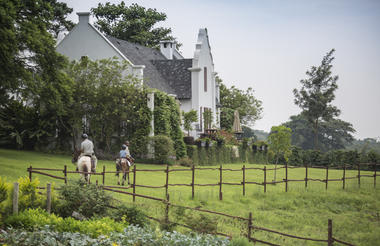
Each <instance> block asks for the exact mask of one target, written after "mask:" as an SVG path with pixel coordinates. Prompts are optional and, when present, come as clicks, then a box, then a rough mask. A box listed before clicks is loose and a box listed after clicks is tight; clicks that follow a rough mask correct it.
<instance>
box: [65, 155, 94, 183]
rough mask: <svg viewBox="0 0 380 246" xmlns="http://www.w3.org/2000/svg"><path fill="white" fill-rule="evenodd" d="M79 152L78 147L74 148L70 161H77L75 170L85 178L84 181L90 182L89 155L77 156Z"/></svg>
mask: <svg viewBox="0 0 380 246" xmlns="http://www.w3.org/2000/svg"><path fill="white" fill-rule="evenodd" d="M80 154H81V152H80V151H79V150H78V149H76V148H75V149H74V153H73V159H72V160H71V161H72V163H77V170H78V171H79V172H80V175H81V177H82V178H84V179H85V180H86V182H88V183H90V174H89V173H90V172H91V157H89V156H86V155H84V156H81V157H79V156H80ZM96 164H97V163H96V161H95V169H96Z"/></svg>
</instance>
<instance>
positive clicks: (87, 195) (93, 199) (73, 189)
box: [54, 180, 111, 218]
mask: <svg viewBox="0 0 380 246" xmlns="http://www.w3.org/2000/svg"><path fill="white" fill-rule="evenodd" d="M60 195H61V196H62V198H63V200H62V202H60V203H59V204H58V207H57V209H56V211H54V212H57V213H58V214H59V215H61V216H63V217H68V216H71V215H72V213H73V212H74V211H75V212H78V213H80V214H81V215H83V216H85V217H87V218H89V217H92V216H94V215H98V216H104V215H105V214H106V212H107V208H108V207H109V206H110V205H111V196H110V195H109V194H106V193H105V191H104V190H102V189H100V188H99V187H97V186H96V185H94V184H87V183H85V181H83V180H79V181H76V182H73V183H71V184H68V185H64V186H62V187H61V190H60Z"/></svg>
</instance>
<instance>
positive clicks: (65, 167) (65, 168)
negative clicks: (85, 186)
mask: <svg viewBox="0 0 380 246" xmlns="http://www.w3.org/2000/svg"><path fill="white" fill-rule="evenodd" d="M63 174H64V175H65V184H67V166H66V165H65V166H64V168H63Z"/></svg>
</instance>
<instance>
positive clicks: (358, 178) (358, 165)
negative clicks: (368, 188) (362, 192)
mask: <svg viewBox="0 0 380 246" xmlns="http://www.w3.org/2000/svg"><path fill="white" fill-rule="evenodd" d="M358 185H359V188H360V163H359V162H358Z"/></svg>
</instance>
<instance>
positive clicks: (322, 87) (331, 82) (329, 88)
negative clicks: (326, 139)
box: [293, 49, 340, 149]
mask: <svg viewBox="0 0 380 246" xmlns="http://www.w3.org/2000/svg"><path fill="white" fill-rule="evenodd" d="M334 51H335V50H334V49H332V50H331V51H330V52H328V53H327V54H326V56H325V57H323V59H322V62H321V65H320V66H319V67H315V66H312V67H311V69H310V70H309V71H306V75H307V76H308V78H307V79H303V80H301V81H300V82H301V85H302V87H301V89H300V90H297V89H294V90H293V93H294V96H295V100H294V102H295V104H296V105H298V106H299V107H300V108H301V109H302V113H303V115H304V116H305V117H306V119H307V120H308V121H309V122H310V123H311V124H312V128H313V132H314V148H315V149H318V129H319V127H320V125H319V124H320V121H321V120H325V121H328V120H330V119H332V118H334V116H339V114H340V110H339V109H338V108H337V107H335V106H333V105H332V104H331V102H332V101H333V100H334V99H335V94H334V92H335V90H336V89H337V88H338V85H337V83H336V82H337V80H338V76H332V72H331V69H332V65H331V62H332V61H333V60H334V57H333V56H332V55H333V53H334Z"/></svg>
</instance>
